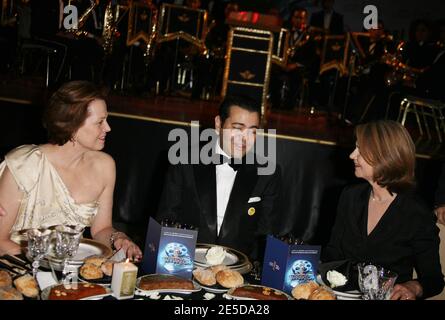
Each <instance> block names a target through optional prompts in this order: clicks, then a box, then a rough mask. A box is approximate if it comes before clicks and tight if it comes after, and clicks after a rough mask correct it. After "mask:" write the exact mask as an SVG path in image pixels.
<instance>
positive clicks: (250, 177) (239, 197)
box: [218, 165, 258, 239]
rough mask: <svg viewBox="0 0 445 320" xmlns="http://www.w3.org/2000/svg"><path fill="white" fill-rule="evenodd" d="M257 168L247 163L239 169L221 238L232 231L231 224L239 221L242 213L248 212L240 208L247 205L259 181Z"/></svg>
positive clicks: (220, 233)
mask: <svg viewBox="0 0 445 320" xmlns="http://www.w3.org/2000/svg"><path fill="white" fill-rule="evenodd" d="M256 169H257V168H256V166H253V165H245V166H243V167H242V168H241V169H240V170H239V171H238V174H237V175H236V178H235V182H234V183H233V188H232V192H231V193H230V198H229V202H228V204H227V208H226V212H225V214H224V221H223V224H222V226H221V230H220V232H219V237H218V238H219V239H223V238H224V236H225V235H227V234H228V233H229V232H230V228H231V226H232V225H233V224H234V223H238V221H239V217H240V215H241V214H247V212H240V210H242V209H243V208H244V207H245V206H246V204H247V202H248V201H249V197H250V195H251V194H252V191H253V188H254V187H255V185H256V183H257V179H258V175H257V172H256Z"/></svg>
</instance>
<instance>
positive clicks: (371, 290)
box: [357, 263, 398, 300]
mask: <svg viewBox="0 0 445 320" xmlns="http://www.w3.org/2000/svg"><path fill="white" fill-rule="evenodd" d="M357 267H358V284H359V287H360V291H361V292H362V293H363V299H364V300H389V298H390V297H391V293H392V289H393V287H394V284H395V282H396V280H397V276H398V275H397V273H395V272H393V271H390V270H388V269H385V268H383V267H380V266H376V265H373V264H370V263H359V264H358V265H357Z"/></svg>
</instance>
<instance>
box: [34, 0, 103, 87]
mask: <svg viewBox="0 0 445 320" xmlns="http://www.w3.org/2000/svg"><path fill="white" fill-rule="evenodd" d="M71 4H72V5H75V6H77V7H78V12H79V19H81V17H82V13H83V11H82V10H86V9H85V8H89V7H90V6H92V5H93V4H94V3H92V2H90V0H76V1H71ZM64 6H65V4H64V2H63V1H61V0H48V1H39V0H31V36H32V37H33V39H34V40H35V41H38V42H40V43H42V44H43V45H46V46H49V47H54V48H55V49H56V50H57V53H56V61H57V62H56V65H57V66H58V68H57V69H58V70H57V74H56V76H55V78H53V79H55V81H56V82H57V81H62V80H63V78H62V77H63V75H65V76H66V77H70V78H71V79H77V80H80V79H83V80H98V78H99V74H100V69H101V65H102V53H103V50H102V47H101V44H100V39H99V38H98V37H96V36H94V34H89V35H88V33H86V32H85V33H83V34H81V35H80V33H79V34H78V33H75V32H69V31H68V30H66V29H65V28H64V26H63V20H64V15H63V8H64ZM92 12H93V11H90V13H89V14H88V15H87V16H85V18H84V22H85V25H88V24H86V21H87V20H88V19H89V18H91V13H92ZM79 22H80V21H79ZM69 67H71V68H70V70H71V75H67V74H68V68H69Z"/></svg>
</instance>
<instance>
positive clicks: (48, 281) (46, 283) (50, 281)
mask: <svg viewBox="0 0 445 320" xmlns="http://www.w3.org/2000/svg"><path fill="white" fill-rule="evenodd" d="M36 277H37V282H38V284H39V287H40V290H44V289H46V288H48V287H50V286H54V285H56V284H57V281H56V280H55V279H54V278H53V275H52V273H51V272H43V271H39V272H37V275H36Z"/></svg>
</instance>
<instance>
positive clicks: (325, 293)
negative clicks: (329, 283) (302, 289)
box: [309, 287, 337, 300]
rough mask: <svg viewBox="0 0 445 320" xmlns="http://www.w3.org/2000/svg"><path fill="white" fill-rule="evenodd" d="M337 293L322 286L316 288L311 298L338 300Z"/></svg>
mask: <svg viewBox="0 0 445 320" xmlns="http://www.w3.org/2000/svg"><path fill="white" fill-rule="evenodd" d="M336 299H337V298H336V297H335V294H333V293H332V292H331V291H329V290H327V289H325V288H323V287H320V288H318V289H315V290H314V292H312V294H311V295H310V296H309V300H336Z"/></svg>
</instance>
